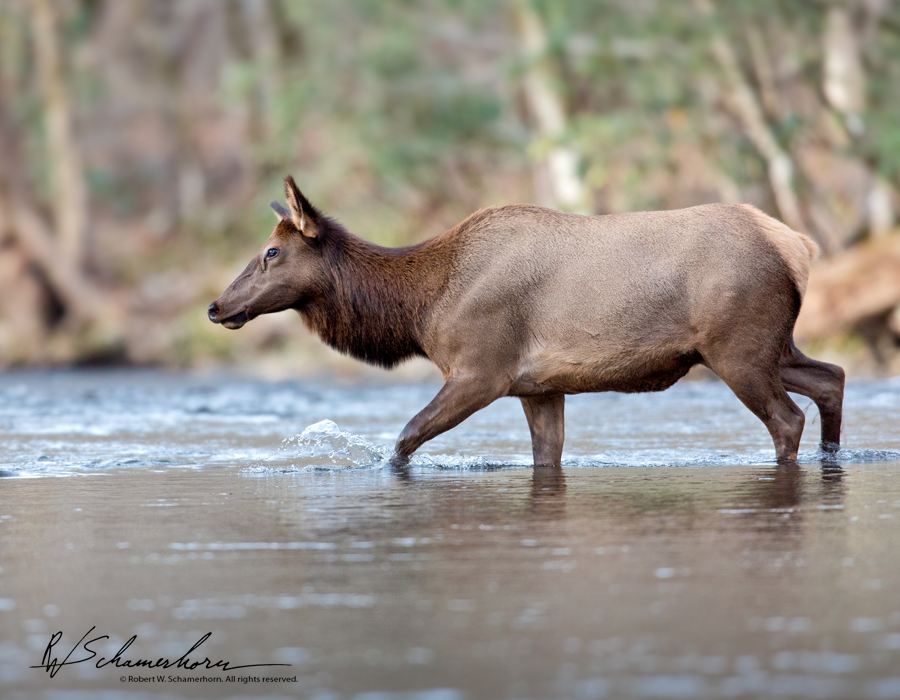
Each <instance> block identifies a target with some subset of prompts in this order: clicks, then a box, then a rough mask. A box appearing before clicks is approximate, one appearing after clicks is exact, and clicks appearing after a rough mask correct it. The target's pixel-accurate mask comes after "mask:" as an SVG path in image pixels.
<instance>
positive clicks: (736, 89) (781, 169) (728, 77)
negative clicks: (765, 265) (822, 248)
mask: <svg viewBox="0 0 900 700" xmlns="http://www.w3.org/2000/svg"><path fill="white" fill-rule="evenodd" d="M694 4H695V6H696V7H697V9H698V11H699V12H700V14H701V15H703V16H704V17H706V18H708V19H711V18H712V17H713V7H712V5H711V3H710V2H709V0H695V2H694ZM710 24H712V23H710ZM710 31H711V32H712V34H711V37H710V44H709V49H710V53H711V54H712V56H713V58H714V59H715V60H716V62H717V63H718V64H719V68H720V69H721V71H722V78H723V87H724V89H725V95H726V98H725V106H726V107H727V108H728V109H729V110H730V111H731V112H732V113H733V114H734V116H735V117H737V119H738V120H739V121H740V123H741V126H742V127H743V129H744V133H745V134H746V135H747V138H748V139H750V142H751V143H752V144H753V146H754V147H755V148H756V150H757V151H758V152H759V154H760V155H761V156H762V157H763V159H764V160H765V161H766V164H767V170H768V176H769V184H770V186H771V187H772V194H773V195H774V196H775V203H776V204H777V205H778V211H779V213H780V214H781V218H782V219H783V220H784V223H786V224H787V225H788V226H790V227H791V228H792V229H794V230H796V231H804V232H805V231H806V230H807V227H806V224H805V222H804V221H803V215H802V214H801V211H800V203H799V201H798V200H797V195H796V193H795V192H794V164H793V162H792V161H791V158H790V156H789V155H788V154H787V153H785V151H784V150H783V149H782V148H781V146H780V145H779V144H778V141H777V140H776V139H775V136H774V135H773V134H772V131H771V129H769V125H768V124H767V123H766V119H765V117H764V116H763V110H762V107H761V106H760V103H759V100H758V99H757V97H756V94H755V93H754V92H753V89H752V88H751V87H750V85H749V83H748V82H747V80H746V79H745V77H744V74H743V72H742V71H741V68H740V65H739V64H738V60H737V57H736V56H735V54H734V50H733V49H732V47H731V44H730V43H729V42H728V39H727V38H726V37H725V36H723V35H722V34H721V33H720V32H718V31H716V30H715V29H714V28H711V30H710Z"/></svg>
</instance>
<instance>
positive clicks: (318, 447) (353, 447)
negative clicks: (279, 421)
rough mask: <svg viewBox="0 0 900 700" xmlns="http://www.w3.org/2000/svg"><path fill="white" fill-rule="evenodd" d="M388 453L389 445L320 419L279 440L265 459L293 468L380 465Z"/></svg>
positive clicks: (389, 451) (385, 459)
mask: <svg viewBox="0 0 900 700" xmlns="http://www.w3.org/2000/svg"><path fill="white" fill-rule="evenodd" d="M390 456H391V450H390V448H388V447H386V446H384V445H378V444H375V443H374V442H370V441H369V440H366V438H364V437H363V436H362V435H355V434H353V433H351V432H349V431H346V430H341V428H340V426H338V424H337V423H335V422H334V421H332V420H322V421H319V422H318V423H314V424H313V425H310V426H309V427H307V428H306V429H305V430H304V431H303V432H302V433H299V434H297V435H291V436H290V437H289V438H286V439H284V440H282V441H281V447H279V448H278V451H277V452H276V453H275V454H273V455H272V456H270V457H269V459H267V460H266V461H284V460H285V459H287V460H288V461H290V462H291V466H292V467H294V468H297V467H301V468H309V467H313V468H315V467H330V468H335V467H337V468H341V467H343V468H347V467H380V466H383V464H384V463H385V462H386V461H387V459H388V458H389V457H390Z"/></svg>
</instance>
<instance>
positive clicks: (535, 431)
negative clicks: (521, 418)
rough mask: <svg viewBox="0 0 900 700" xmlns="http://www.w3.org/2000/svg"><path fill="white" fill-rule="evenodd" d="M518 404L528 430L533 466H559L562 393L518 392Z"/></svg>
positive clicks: (563, 398)
mask: <svg viewBox="0 0 900 700" xmlns="http://www.w3.org/2000/svg"><path fill="white" fill-rule="evenodd" d="M520 400H521V401H522V408H524V409H525V417H526V418H527V419H528V428H529V429H530V430H531V452H532V454H533V455H534V466H536V467H543V466H547V467H559V466H562V451H563V440H564V439H565V417H564V409H565V404H566V397H565V395H564V394H553V395H550V396H522V397H520Z"/></svg>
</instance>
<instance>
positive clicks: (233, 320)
mask: <svg viewBox="0 0 900 700" xmlns="http://www.w3.org/2000/svg"><path fill="white" fill-rule="evenodd" d="M249 320H250V317H249V316H248V315H247V312H246V311H241V312H240V313H239V314H235V315H234V316H229V317H228V318H223V319H222V320H221V321H219V323H221V324H222V325H223V326H225V328H227V329H228V330H230V331H236V330H237V329H238V328H241V327H242V326H243V325H244V324H245V323H247V321H249Z"/></svg>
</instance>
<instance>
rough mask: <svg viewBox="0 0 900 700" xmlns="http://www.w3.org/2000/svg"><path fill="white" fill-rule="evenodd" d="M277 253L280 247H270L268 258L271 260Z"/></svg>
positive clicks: (267, 253) (267, 252)
mask: <svg viewBox="0 0 900 700" xmlns="http://www.w3.org/2000/svg"><path fill="white" fill-rule="evenodd" d="M276 255H278V248H269V250H268V251H266V260H271V259H272V258H274V257H275V256H276Z"/></svg>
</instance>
